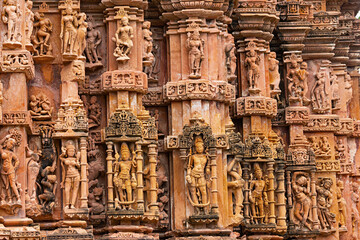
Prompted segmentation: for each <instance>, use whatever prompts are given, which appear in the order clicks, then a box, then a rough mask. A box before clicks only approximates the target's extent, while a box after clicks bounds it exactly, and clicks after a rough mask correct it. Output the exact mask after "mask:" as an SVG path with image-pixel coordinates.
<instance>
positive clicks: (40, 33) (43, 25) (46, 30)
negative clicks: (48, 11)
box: [33, 12, 53, 56]
mask: <svg viewBox="0 0 360 240" xmlns="http://www.w3.org/2000/svg"><path fill="white" fill-rule="evenodd" d="M35 20H36V21H37V22H36V23H35V24H34V27H35V28H36V31H35V35H34V36H33V37H34V38H35V40H36V41H37V42H38V44H37V45H38V46H39V50H37V51H38V52H37V53H38V55H39V56H42V55H45V54H46V55H51V54H52V47H51V45H50V43H49V39H50V33H51V32H52V29H53V28H52V23H51V21H50V19H49V18H45V17H44V14H43V13H39V12H36V13H35Z"/></svg>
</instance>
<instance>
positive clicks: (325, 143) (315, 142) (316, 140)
mask: <svg viewBox="0 0 360 240" xmlns="http://www.w3.org/2000/svg"><path fill="white" fill-rule="evenodd" d="M308 140H309V143H310V144H311V146H312V149H313V151H314V153H315V157H316V158H322V159H328V158H330V157H331V146H330V144H329V139H328V137H325V136H322V137H314V136H311V137H309V138H308Z"/></svg>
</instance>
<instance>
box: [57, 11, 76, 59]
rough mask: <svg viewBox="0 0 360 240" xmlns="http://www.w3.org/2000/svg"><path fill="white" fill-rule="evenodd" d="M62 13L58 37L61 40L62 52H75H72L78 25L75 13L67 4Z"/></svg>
mask: <svg viewBox="0 0 360 240" xmlns="http://www.w3.org/2000/svg"><path fill="white" fill-rule="evenodd" d="M63 14H64V16H63V17H62V18H61V33H60V38H61V39H62V40H63V54H76V53H74V45H75V41H76V34H77V27H78V25H79V24H78V19H77V13H76V12H75V11H73V9H72V8H71V6H67V7H66V9H65V11H64V13H63Z"/></svg>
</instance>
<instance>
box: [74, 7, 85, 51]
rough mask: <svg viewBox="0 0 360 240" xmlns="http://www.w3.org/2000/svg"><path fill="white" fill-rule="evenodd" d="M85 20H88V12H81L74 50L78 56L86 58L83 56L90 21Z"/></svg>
mask: <svg viewBox="0 0 360 240" xmlns="http://www.w3.org/2000/svg"><path fill="white" fill-rule="evenodd" d="M85 20H86V14H85V13H79V14H78V20H77V24H78V28H77V31H76V41H75V45H74V50H75V52H76V54H77V56H78V57H80V58H85V57H84V56H83V53H84V51H85V48H86V36H87V28H88V23H87V22H86V21H85Z"/></svg>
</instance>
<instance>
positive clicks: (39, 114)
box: [29, 94, 53, 118]
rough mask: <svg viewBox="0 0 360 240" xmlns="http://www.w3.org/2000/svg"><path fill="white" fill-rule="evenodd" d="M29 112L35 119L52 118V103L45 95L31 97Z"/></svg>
mask: <svg viewBox="0 0 360 240" xmlns="http://www.w3.org/2000/svg"><path fill="white" fill-rule="evenodd" d="M29 107H30V109H29V112H30V115H31V116H32V117H34V118H43V117H51V113H52V110H53V108H52V107H50V101H49V99H48V98H47V97H46V96H45V95H44V94H39V95H38V96H35V95H31V96H30V102H29Z"/></svg>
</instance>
